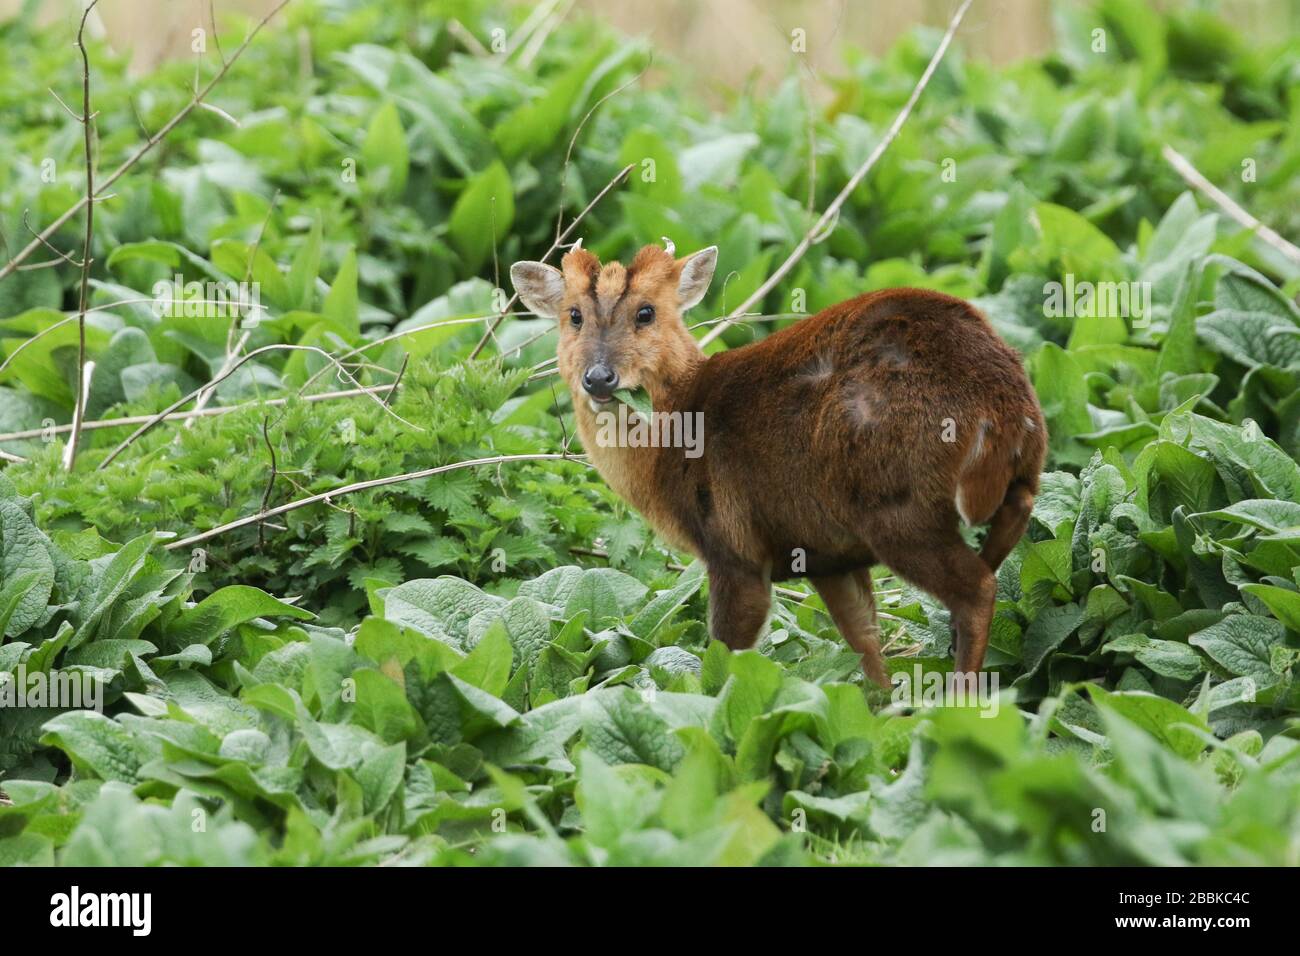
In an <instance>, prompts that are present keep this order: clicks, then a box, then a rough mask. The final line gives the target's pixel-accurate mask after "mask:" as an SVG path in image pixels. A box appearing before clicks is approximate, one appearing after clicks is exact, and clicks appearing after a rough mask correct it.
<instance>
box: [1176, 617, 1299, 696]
mask: <svg viewBox="0 0 1300 956" xmlns="http://www.w3.org/2000/svg"><path fill="white" fill-rule="evenodd" d="M1285 636H1286V628H1285V627H1283V625H1282V624H1281V623H1279V622H1278V621H1274V620H1272V619H1271V618H1267V617H1256V616H1254V615H1251V614H1229V615H1228V616H1227V617H1225V618H1224V619H1223V620H1222V621H1219V622H1218V623H1217V624H1213V625H1211V626H1210V627H1207V628H1206V629H1205V630H1203V631H1198V632H1197V633H1195V634H1193V635H1192V636H1191V637H1190V638H1188V640H1189V642H1190V643H1191V644H1193V645H1195V646H1196V647H1199V648H1200V649H1201V650H1203V651H1205V653H1206V654H1208V655H1209V656H1210V657H1212V658H1213V659H1214V660H1215V661H1216V662H1217V663H1218V664H1220V665H1221V666H1223V667H1224V669H1226V670H1227V671H1228V673H1230V674H1232V675H1234V676H1239V677H1249V678H1251V679H1252V680H1254V681H1255V684H1256V686H1257V687H1259V688H1260V689H1263V688H1265V687H1270V686H1272V685H1273V684H1275V683H1277V681H1278V675H1277V674H1275V673H1274V672H1273V667H1272V651H1273V648H1274V647H1277V646H1280V645H1281V644H1282V642H1283V639H1284V638H1285Z"/></svg>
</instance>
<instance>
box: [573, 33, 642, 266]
mask: <svg viewBox="0 0 1300 956" xmlns="http://www.w3.org/2000/svg"><path fill="white" fill-rule="evenodd" d="M653 62H654V57H653V56H650V57H649V58H647V60H646V65H645V66H643V67H641V69H640V71H639V72H638V73H637V74H636V76H633V77H629V78H628V79H627V81H626V82H623V83H620V84H619V85H618V86H616V87H614V89H612V90H610V91H609V92H608V93H606V94H605V95H604V96H602V97H601V98H600V99H598V100H596V102H595V103H593V104H592V107H591V109H589V110H587V113H586V115H585V116H583V117H582V121H581V122H580V123H578V126H577V128H576V129H574V131H573V135H572V136H570V137H569V148H568V149H566V150H565V151H564V165H563V166H562V167H561V168H560V189H559V193H560V202H559V206H560V208H559V209H558V210H557V212H556V214H555V244H556V246H557V247H558V246H559V244H560V243H561V242H563V241H564V240H563V239H562V238H561V234H560V227H561V226H562V225H564V187H565V186H566V185H567V184H568V181H569V166H570V164H571V163H572V162H573V147H574V146H576V145H577V144H578V137H579V136H580V135H582V130H583V128H584V127H586V125H587V121H588V120H590V119H591V117H592V116H593V115H595V112H596V110H598V109H600V108H601V107H602V106H604V105H605V102H606V101H607V100H610V99H612V98H613V97H615V96H618V94H620V93H622V92H623V91H624V90H625V89H627V88H628V87H629V86H631V85H632V84H633V83H635V82H637V81H638V80H639V79H641V77H643V76H645V74H646V71H647V70H648V69H650V65H651V64H652V63H653Z"/></svg>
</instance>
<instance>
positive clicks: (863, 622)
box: [809, 568, 890, 689]
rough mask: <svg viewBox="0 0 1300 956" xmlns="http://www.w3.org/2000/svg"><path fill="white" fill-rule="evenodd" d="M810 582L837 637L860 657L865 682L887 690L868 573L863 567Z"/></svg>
mask: <svg viewBox="0 0 1300 956" xmlns="http://www.w3.org/2000/svg"><path fill="white" fill-rule="evenodd" d="M809 580H810V581H811V582H812V586H813V587H814V588H816V589H817V593H818V594H820V595H821V599H822V601H824V602H825V604H826V609H827V610H828V611H830V614H831V620H832V621H834V622H835V627H836V628H838V629H839V632H840V636H841V637H843V638H844V641H845V643H846V644H848V645H849V647H851V648H853V650H855V651H857V652H858V654H860V655H861V657H862V673H863V674H864V675H866V677H867V679H868V680H870V681H872V682H874V683H876V684H879V685H880V686H881V687H884V688H886V689H888V688H889V686H890V684H889V672H888V670H887V669H886V668H885V656H884V654H883V653H881V650H880V623H879V621H878V620H877V618H876V599H875V595H874V594H873V593H872V590H871V572H870V570H869V569H866V568H862V569H860V570H857V571H849V572H846V573H844V574H835V575H828V576H825V577H815V578H809Z"/></svg>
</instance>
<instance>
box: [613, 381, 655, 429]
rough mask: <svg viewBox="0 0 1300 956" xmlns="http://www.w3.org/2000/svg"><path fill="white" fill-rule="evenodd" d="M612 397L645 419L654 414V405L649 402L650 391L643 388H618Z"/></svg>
mask: <svg viewBox="0 0 1300 956" xmlns="http://www.w3.org/2000/svg"><path fill="white" fill-rule="evenodd" d="M614 397H615V398H616V399H618V400H619V401H620V402H622V403H623V404H624V405H626V406H627V407H628V408H630V409H632V411H634V412H636V413H637V414H638V415H640V416H641V417H643V418H645V419H646V420H647V421H649V419H650V416H651V415H652V414H654V405H652V404H651V403H650V393H649V392H647V391H646V390H645V389H644V388H637V389H630V388H620V389H619V390H618V391H616V392H615V393H614Z"/></svg>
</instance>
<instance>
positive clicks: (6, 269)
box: [0, 0, 289, 280]
mask: <svg viewBox="0 0 1300 956" xmlns="http://www.w3.org/2000/svg"><path fill="white" fill-rule="evenodd" d="M288 3H289V0H280V2H279V3H277V4H276V5H275V7H274V8H273V9H272V10H271V12H270V13H268V14H267V15H266V16H264V17H263V18H262V19H261V20H259V21H258V23H257V25H256V26H255V27H253V29H252V31H251V32H250V33H249V34H248V36H246V37H245V38H244V42H243V43H241V44H240V45H239V48H238V49H236V50H235V52H234V53H233V54H232V55H231V57H230V59H229V60H227V61H226V62H225V63H224V64H223V65H222V67H221V69H220V70H218V71H217V73H216V75H215V76H214V77H213V78H212V79H211V80H209V81H208V83H207V84H206V85H205V86H204V87H203V89H201V90H199V91H198V93H196V94H195V95H194V97H193V98H192V99H191V100H190V101H189V103H187V104H186V105H185V106H184V107H182V108H181V110H180V111H179V112H177V113H176V115H175V116H173V117H172V118H171V119H169V120H168V121H167V122H166V123H164V124H163V125H162V127H161V128H160V129H159V130H158V132H157V133H155V134H154V135H153V136H151V137H149V138H148V139H147V140H145V142H144V144H143V145H142V146H141V147H140V148H139V149H137V150H136V151H135V152H134V153H132V154H131V155H130V156H128V157H127V159H126V160H125V161H124V162H123V163H122V165H121V166H118V167H117V169H115V170H113V172H111V173H109V175H108V176H107V177H106V178H105V179H103V180H102V181H101V182H100V186H99V192H98V193H96V194H95V196H94V200H95V201H98V200H100V199H103V198H105V197H104V195H103V193H104V191H105V190H106V189H108V188H109V187H110V186H112V185H113V183H115V182H117V181H118V180H119V179H120V178H122V176H124V175H125V174H126V173H127V171H129V170H130V169H131V168H132V167H133V166H135V164H136V163H138V162H139V161H140V160H141V159H143V158H144V157H145V156H146V155H148V154H149V153H150V152H151V151H152V150H153V148H154V147H155V146H157V145H158V144H159V143H160V142H162V140H163V139H164V138H166V136H167V134H169V133H170V132H171V131H172V130H173V129H175V128H176V127H177V126H179V125H180V124H181V123H182V122H184V120H185V118H186V117H187V116H189V115H190V113H192V112H194V110H195V109H196V108H197V107H198V106H199V104H200V103H202V102H203V101H204V99H206V97H207V96H208V94H209V93H211V92H212V90H213V89H214V88H215V87H216V85H217V84H218V83H220V82H221V81H222V80H223V79H224V78H225V76H226V73H228V72H229V70H230V68H231V67H232V66H233V65H234V64H235V61H236V60H238V59H239V57H240V55H241V54H242V53H243V52H244V51H245V50H246V49H248V45H249V44H250V43H252V42H253V38H254V37H256V36H257V34H258V33H260V32H261V30H262V28H263V27H264V26H266V25H267V23H269V22H270V21H271V18H272V17H274V16H275V15H276V14H277V13H279V12H280V11H281V10H282V9H283V8H284V7H285V6H286V5H287V4H288ZM89 202H91V198H90V197H88V196H82V197H81V199H79V200H78V201H77V202H76V203H74V204H73V205H71V206H69V207H68V208H67V209H65V210H64V211H63V212H62V213H61V214H60V215H59V217H58V218H57V219H55V220H54V221H53V222H52V223H50V224H49V225H48V226H46V227H45V229H43V230H42V231H41V234H40V235H41V238H42V239H49V238H50V236H52V235H54V234H55V233H56V232H58V231H59V229H61V228H62V227H63V224H64V223H66V222H67V221H68V220H69V219H71V218H72V217H73V216H75V215H76V214H77V213H79V212H80V211H81V208H82V207H83V206H85V205H87V204H88V203H89ZM40 247H41V244H40V243H39V242H37V241H36V240H35V239H33V240H32V241H31V242H29V243H28V244H27V245H26V246H24V247H23V248H22V249H21V250H20V251H19V252H18V253H17V254H16V255H15V256H14V257H13V258H12V259H10V260H9V261H8V262H7V263H5V265H4V266H3V267H0V280H3V279H5V278H6V277H7V276H9V275H10V274H12V273H13V272H15V271H16V270H17V269H18V267H19V266H20V265H21V264H22V263H23V262H24V261H26V260H27V258H28V257H29V256H30V255H31V254H32V253H33V252H35V251H36V250H37V249H39V248H40Z"/></svg>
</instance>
